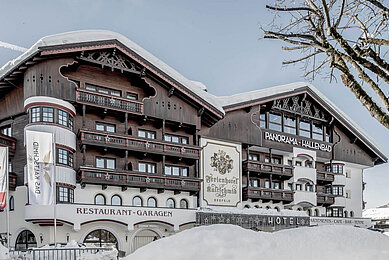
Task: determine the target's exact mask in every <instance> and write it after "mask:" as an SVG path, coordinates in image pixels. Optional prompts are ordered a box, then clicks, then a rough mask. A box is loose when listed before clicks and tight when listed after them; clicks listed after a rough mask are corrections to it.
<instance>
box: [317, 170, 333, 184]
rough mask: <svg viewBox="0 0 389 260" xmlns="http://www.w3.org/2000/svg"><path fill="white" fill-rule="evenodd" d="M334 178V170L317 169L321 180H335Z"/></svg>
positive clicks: (318, 178)
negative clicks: (323, 170)
mask: <svg viewBox="0 0 389 260" xmlns="http://www.w3.org/2000/svg"><path fill="white" fill-rule="evenodd" d="M334 179H335V175H334V173H332V172H322V171H317V180H319V181H326V182H333V181H334Z"/></svg>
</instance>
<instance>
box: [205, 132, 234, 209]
mask: <svg viewBox="0 0 389 260" xmlns="http://www.w3.org/2000/svg"><path fill="white" fill-rule="evenodd" d="M201 147H202V153H201V165H202V167H201V172H202V177H203V184H202V185H203V189H202V190H203V194H202V196H203V200H204V201H205V202H206V203H207V205H209V206H227V207H236V206H237V205H238V204H239V203H240V202H241V201H242V187H241V186H242V184H241V183H242V180H241V179H242V165H241V161H242V147H241V145H240V144H236V143H231V142H223V141H219V140H213V139H208V138H202V139H201Z"/></svg>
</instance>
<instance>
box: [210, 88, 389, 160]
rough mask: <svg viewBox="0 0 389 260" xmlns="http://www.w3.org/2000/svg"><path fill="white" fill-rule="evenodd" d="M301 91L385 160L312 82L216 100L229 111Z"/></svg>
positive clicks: (371, 140)
mask: <svg viewBox="0 0 389 260" xmlns="http://www.w3.org/2000/svg"><path fill="white" fill-rule="evenodd" d="M301 92H309V93H310V94H311V95H312V96H313V97H314V98H316V99H317V101H318V102H319V103H320V104H322V105H324V107H326V109H327V110H328V112H329V113H330V114H332V116H334V117H335V118H336V119H337V120H338V121H339V122H340V123H342V124H343V125H344V126H345V127H346V128H347V129H348V130H349V131H351V132H352V133H353V134H354V135H355V136H357V137H358V138H359V139H360V140H361V141H362V142H363V143H364V144H365V145H366V146H367V147H369V148H370V149H372V151H374V152H375V153H376V154H377V155H378V156H379V157H380V158H381V159H382V161H383V162H387V160H388V158H387V157H386V156H385V155H384V154H383V153H382V151H381V150H382V149H381V148H379V146H378V145H377V144H376V143H375V142H374V140H373V139H372V138H371V137H370V136H369V135H368V134H367V133H366V132H365V131H364V130H363V129H362V128H361V127H359V126H358V125H357V124H356V123H355V122H354V121H353V120H352V119H351V118H350V117H349V116H348V115H347V114H346V113H344V112H343V111H342V110H341V109H340V108H338V107H337V106H336V105H335V104H334V103H333V102H332V101H331V100H329V99H328V98H327V97H326V96H325V95H324V94H323V93H321V92H320V91H319V90H318V89H317V88H316V87H314V86H313V85H312V84H309V83H306V82H295V83H291V84H286V85H280V86H275V87H271V88H266V89H259V90H254V91H250V92H244V93H238V94H235V95H232V96H223V97H217V101H218V102H219V104H220V105H221V106H222V107H223V108H224V110H225V111H226V112H227V111H230V110H234V109H237V108H241V107H245V106H251V105H253V104H256V103H263V102H265V101H267V100H272V99H277V98H280V97H282V96H287V95H292V94H297V93H301Z"/></svg>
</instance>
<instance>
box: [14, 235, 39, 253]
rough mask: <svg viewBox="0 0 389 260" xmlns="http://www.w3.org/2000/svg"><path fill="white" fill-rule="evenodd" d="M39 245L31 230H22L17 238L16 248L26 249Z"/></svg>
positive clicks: (18, 249) (19, 249)
mask: <svg viewBox="0 0 389 260" xmlns="http://www.w3.org/2000/svg"><path fill="white" fill-rule="evenodd" d="M32 247H37V243H36V239H35V236H34V234H33V233H32V232H31V231H30V230H24V231H22V232H20V234H19V235H18V237H17V238H16V243H15V250H17V251H25V250H27V249H28V248H32Z"/></svg>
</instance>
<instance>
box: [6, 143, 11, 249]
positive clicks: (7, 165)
mask: <svg viewBox="0 0 389 260" xmlns="http://www.w3.org/2000/svg"><path fill="white" fill-rule="evenodd" d="M8 152H9V150H8V147H6V148H5V155H6V159H5V169H6V170H5V175H6V177H5V178H6V184H7V188H6V193H5V196H6V201H5V203H6V204H5V205H6V212H7V216H6V218H7V247H8V252H9V249H10V242H9V207H10V206H11V205H10V203H9V202H10V201H9V162H8V158H9V157H8V156H9V154H8ZM7 203H8V205H7Z"/></svg>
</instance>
